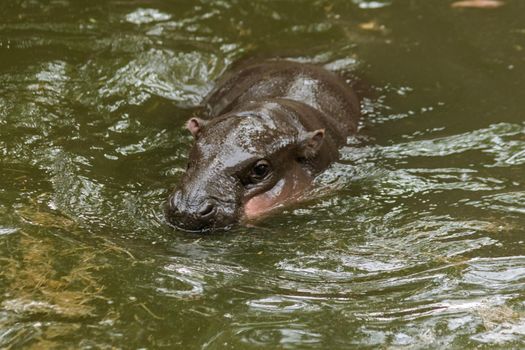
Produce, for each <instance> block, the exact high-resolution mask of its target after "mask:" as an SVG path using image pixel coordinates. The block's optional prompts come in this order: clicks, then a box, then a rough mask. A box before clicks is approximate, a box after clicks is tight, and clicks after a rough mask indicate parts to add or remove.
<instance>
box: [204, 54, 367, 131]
mask: <svg viewBox="0 0 525 350" xmlns="http://www.w3.org/2000/svg"><path fill="white" fill-rule="evenodd" d="M269 99H289V100H293V101H297V102H300V103H304V104H306V105H308V106H309V107H312V108H313V109H315V110H318V111H319V112H320V113H321V115H322V116H323V118H326V119H327V120H326V122H330V123H336V124H337V125H339V126H340V128H339V132H340V133H341V135H340V136H342V137H346V136H347V135H348V134H349V133H354V132H356V131H357V123H358V120H359V117H360V112H359V110H360V109H359V101H358V99H357V97H356V95H355V93H354V92H353V90H352V89H351V88H350V87H349V86H348V85H347V84H346V83H345V81H344V80H343V79H342V78H340V77H339V76H337V75H336V74H334V73H332V72H329V71H327V70H326V69H324V68H322V67H319V66H316V65H313V64H304V63H297V62H292V61H263V62H259V63H248V64H244V65H241V66H239V67H237V68H234V69H232V70H231V71H229V72H227V73H226V74H225V75H224V76H223V78H222V79H221V80H220V81H218V83H217V84H216V86H215V89H214V90H213V91H212V92H211V93H210V94H209V95H208V97H207V98H206V99H205V101H204V103H205V107H206V109H207V112H208V118H213V117H216V116H219V115H222V114H224V113H227V112H230V111H232V110H234V109H238V108H242V105H244V104H246V103H249V102H254V101H262V100H269Z"/></svg>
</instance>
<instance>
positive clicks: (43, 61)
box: [0, 0, 525, 349]
mask: <svg viewBox="0 0 525 350" xmlns="http://www.w3.org/2000/svg"><path fill="white" fill-rule="evenodd" d="M255 55H261V56H273V55H284V56H288V57H291V58H294V59H297V60H301V61H308V62H317V63H319V64H324V65H327V66H328V67H329V68H330V69H333V70H337V71H340V72H341V73H342V74H345V75H346V76H349V77H351V76H354V77H359V79H360V80H361V81H362V83H361V84H360V86H361V90H362V91H363V92H365V93H366V94H365V95H366V98H365V99H364V100H363V110H364V111H365V113H366V118H365V120H364V122H363V125H362V129H361V132H360V135H359V136H358V137H356V138H353V139H351V140H349V144H348V146H347V147H345V148H344V149H342V159H341V161H340V162H339V163H337V164H335V165H334V166H333V167H332V168H331V169H330V170H329V171H327V172H326V173H325V174H324V175H323V176H321V177H320V179H319V186H320V192H322V193H324V194H323V195H320V196H319V198H318V199H316V200H313V201H310V202H308V203H303V204H301V205H297V206H295V207H292V208H289V209H288V210H286V211H284V212H283V213H280V214H278V215H275V216H273V217H271V218H269V219H267V220H265V221H263V222H260V223H259V224H258V225H257V227H251V228H243V227H241V228H237V229H235V230H233V231H231V232H228V233H225V234H218V235H214V236H203V237H199V236H196V235H192V234H187V233H183V232H177V231H173V230H172V229H170V228H168V227H167V226H166V225H165V224H164V222H163V217H162V210H161V206H162V202H163V200H164V199H165V198H166V196H167V194H168V190H169V188H170V187H172V186H173V184H175V183H176V182H177V179H178V178H179V177H180V176H181V174H182V171H183V170H184V166H185V163H186V158H185V157H186V151H187V150H188V147H189V145H190V142H191V140H190V137H189V135H187V133H186V132H185V131H184V130H183V129H182V125H183V122H184V121H185V120H186V119H187V118H188V117H189V116H191V114H192V113H193V112H194V111H195V106H196V105H198V103H199V101H200V100H201V98H202V97H203V96H204V95H205V94H206V93H207V91H209V89H210V88H211V84H212V81H213V79H214V78H216V77H217V76H219V75H220V74H221V72H223V71H224V69H226V67H228V66H229V65H230V64H231V63H232V62H234V61H235V60H236V59H239V58H242V57H251V56H255ZM524 77H525V2H523V1H521V0H507V1H506V5H505V6H503V7H501V8H499V9H493V10H488V9H485V10H480V9H457V8H451V7H450V2H448V1H439V0H432V1H430V0H419V1H416V0H411V1H408V0H391V1H386V0H382V1H364V0H353V1H343V0H341V1H288V2H284V1H211V0H201V1H189V0H186V1H167V0H135V1H132V0H120V1H118V0H113V1H89V2H88V1H68V0H47V1H44V0H40V1H38V0H4V1H2V3H1V4H0V348H20V347H33V348H35V349H43V348H44V349H45V348H86V349H89V348H97V349H98V348H102V349H104V348H111V347H115V348H130V349H131V348H148V349H157V348H180V349H281V348H282V349H309V348H315V349H346V348H360V349H362V348H394V349H396V348H399V349H419V348H443V349H444V348H447V349H448V348H457V349H459V348H477V347H481V348H486V349H494V348H501V349H518V348H523V347H524V346H525V345H524V341H525V244H524V241H525V175H524V174H525V94H524V91H525V79H524ZM326 188H332V190H331V191H324V189H326ZM325 192H327V193H325Z"/></svg>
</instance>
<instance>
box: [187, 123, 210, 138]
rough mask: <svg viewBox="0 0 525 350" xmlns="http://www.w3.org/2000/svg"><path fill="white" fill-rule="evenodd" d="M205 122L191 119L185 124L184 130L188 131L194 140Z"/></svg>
mask: <svg viewBox="0 0 525 350" xmlns="http://www.w3.org/2000/svg"><path fill="white" fill-rule="evenodd" d="M206 123H207V121H205V120H202V119H201V118H191V119H189V120H188V122H187V123H186V129H188V130H189V131H190V132H191V134H192V135H193V137H194V138H197V137H198V136H199V133H200V132H201V131H202V129H203V128H204V127H205V126H206Z"/></svg>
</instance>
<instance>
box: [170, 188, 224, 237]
mask: <svg viewBox="0 0 525 350" xmlns="http://www.w3.org/2000/svg"><path fill="white" fill-rule="evenodd" d="M166 218H167V220H168V222H169V223H170V224H171V225H173V226H175V227H176V228H179V229H182V230H184V231H196V232H204V231H209V230H213V229H217V228H225V227H227V226H229V225H231V224H232V223H233V221H234V220H233V218H232V217H231V216H230V215H228V208H227V207H225V206H224V204H223V203H220V202H219V201H217V200H216V199H214V198H209V197H208V198H203V199H200V200H193V201H190V200H188V199H187V198H184V196H183V195H182V193H181V192H180V191H177V192H175V193H173V194H172V195H171V196H170V197H169V198H168V202H167V204H166Z"/></svg>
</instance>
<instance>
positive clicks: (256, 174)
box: [250, 159, 271, 183]
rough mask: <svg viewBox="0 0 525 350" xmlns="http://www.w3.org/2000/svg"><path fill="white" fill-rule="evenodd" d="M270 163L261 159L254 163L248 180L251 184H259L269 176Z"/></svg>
mask: <svg viewBox="0 0 525 350" xmlns="http://www.w3.org/2000/svg"><path fill="white" fill-rule="evenodd" d="M270 170H271V167H270V163H269V162H268V161H267V160H264V159H261V160H259V161H257V163H255V165H254V166H253V168H252V170H251V171H250V179H251V181H252V182H253V183H256V182H260V181H262V180H264V179H266V177H268V174H270Z"/></svg>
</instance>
